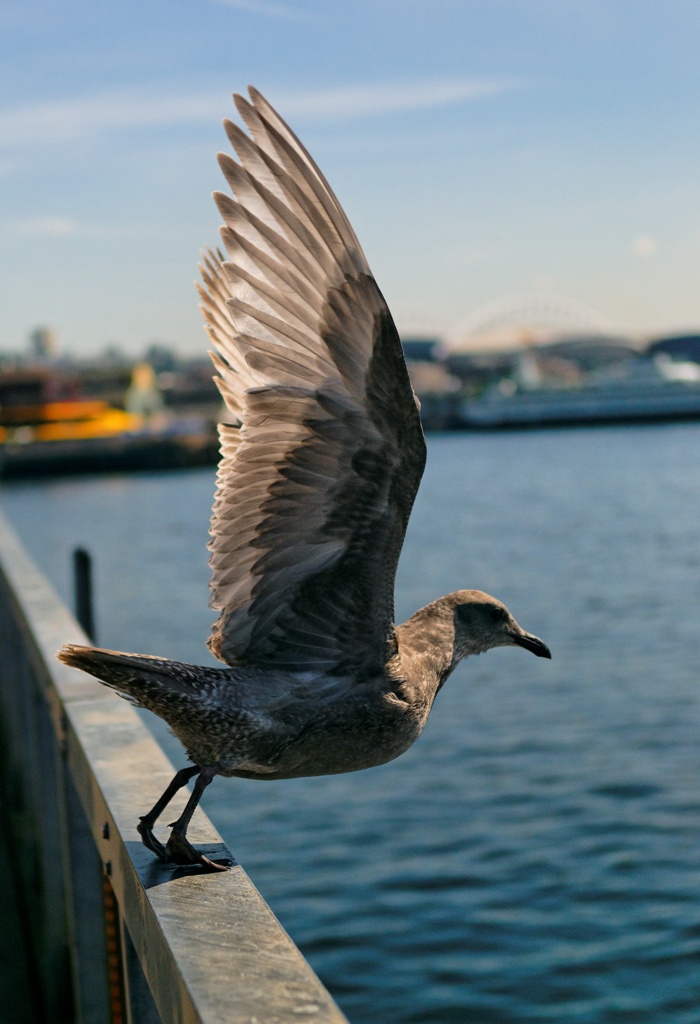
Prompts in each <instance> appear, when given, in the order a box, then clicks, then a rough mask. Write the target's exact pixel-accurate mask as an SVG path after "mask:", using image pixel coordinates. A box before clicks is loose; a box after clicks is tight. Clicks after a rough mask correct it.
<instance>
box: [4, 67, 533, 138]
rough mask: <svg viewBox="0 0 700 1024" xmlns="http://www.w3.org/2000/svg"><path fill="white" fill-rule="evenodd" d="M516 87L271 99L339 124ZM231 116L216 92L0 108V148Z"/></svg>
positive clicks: (387, 87)
mask: <svg viewBox="0 0 700 1024" xmlns="http://www.w3.org/2000/svg"><path fill="white" fill-rule="evenodd" d="M519 88H522V84H521V83H518V82H514V81H512V80H507V79H493V78H458V79H427V80H424V81H418V82H411V83H408V84H407V83H403V84H396V83H388V84H387V83H382V84H375V85H371V84H370V85H356V86H347V87H341V88H334V89H325V90H323V89H320V90H315V91H313V92H303V93H295V92H290V93H286V94H285V93H284V92H282V91H281V90H277V91H276V95H275V100H276V102H277V103H278V105H279V108H280V111H281V113H282V114H283V116H285V117H288V118H289V119H291V120H294V119H295V118H297V119H300V120H304V121H305V122H308V121H320V120H321V121H332V120H336V121H340V120H342V121H345V120H350V119H356V118H357V119H361V118H366V117H376V116H383V115H387V114H393V113H398V112H402V111H403V112H407V111H412V110H414V111H418V110H427V109H430V108H435V107H444V106H448V105H455V104H459V103H466V102H470V101H473V100H478V99H482V98H485V97H489V96H496V95H499V94H502V93H506V92H510V91H513V90H515V89H519ZM231 112H232V110H231V107H230V101H229V102H228V103H227V95H226V91H225V90H223V89H222V90H220V91H212V92H200V93H186V92H184V93H181V94H179V95H178V94H173V93H168V94H167V95H165V94H163V93H162V92H160V93H152V92H148V91H147V90H135V89H131V90H124V91H122V92H110V93H103V94H100V95H93V96H81V97H76V98H73V99H64V100H53V101H49V102H44V103H36V104H33V105H27V106H23V107H9V108H5V109H4V110H3V109H2V108H0V148H2V147H4V148H5V149H6V150H12V149H15V150H16V149H22V148H26V147H29V146H33V145H37V144H45V143H53V144H55V143H62V142H71V141H74V140H76V139H80V138H85V137H89V136H90V135H96V134H99V133H104V132H112V131H114V132H116V131H124V130H130V129H139V128H149V127H152V128H156V127H160V128H162V127H167V126H175V125H185V124H211V123H216V122H218V120H219V118H221V117H222V116H223V115H224V114H226V113H231Z"/></svg>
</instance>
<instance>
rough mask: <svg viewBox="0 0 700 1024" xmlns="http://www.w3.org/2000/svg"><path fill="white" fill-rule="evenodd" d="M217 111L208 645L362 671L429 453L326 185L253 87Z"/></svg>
mask: <svg viewBox="0 0 700 1024" xmlns="http://www.w3.org/2000/svg"><path fill="white" fill-rule="evenodd" d="M250 98H251V102H250V103H249V102H248V101H247V100H245V99H243V98H242V97H240V96H236V97H235V101H236V106H237V107H238V111H239V113H240V116H241V118H242V119H243V121H244V122H245V124H246V126H247V127H248V129H249V131H250V136H251V137H248V135H246V134H245V133H244V132H243V131H242V130H241V129H240V128H239V127H238V126H237V125H235V124H232V123H230V122H225V128H226V132H227V134H228V137H229V139H230V141H231V143H232V145H233V147H234V149H235V151H236V153H237V156H238V162H236V161H235V160H233V159H232V158H231V157H230V156H228V155H224V154H221V155H220V156H219V162H220V164H221V168H222V170H223V172H224V175H225V177H226V179H227V181H228V183H229V185H230V186H231V189H232V191H233V193H234V196H235V198H231V197H230V196H229V195H224V194H220V193H217V194H216V196H215V198H216V201H217V205H218V207H219V210H220V212H221V214H222V216H223V218H224V222H225V223H224V226H223V227H222V229H221V235H222V238H223V242H224V245H225V247H226V251H227V254H228V258H227V259H226V260H224V258H223V257H222V256H221V255H220V254H218V253H217V254H214V253H209V254H208V256H207V257H206V259H205V261H204V264H203V266H202V268H201V270H202V276H203V280H204V288H202V289H200V291H201V295H202V300H203V304H202V309H203V312H204V317H205V320H206V322H207V329H208V332H209V336H210V338H211V341H212V343H213V346H214V349H215V352H214V353H212V358H213V360H214V364H215V366H216V370H217V378H216V380H217V384H218V386H219V388H220V390H221V393H222V395H223V397H224V400H225V402H226V405H227V406H228V409H229V411H230V413H231V415H232V418H233V419H234V421H235V422H234V423H232V424H222V425H221V427H220V437H221V462H220V464H219V472H218V478H217V491H216V498H215V501H214V509H213V513H212V522H211V541H210V544H209V547H210V551H211V557H210V565H211V569H212V577H211V605H212V607H213V608H216V609H219V610H220V611H221V614H220V617H219V619H218V621H217V622H216V623H215V625H214V627H213V632H212V635H211V637H210V639H209V647H210V648H211V650H212V651H213V653H214V654H215V655H216V656H217V657H218V658H219V659H220V660H222V661H225V662H228V663H229V664H241V663H244V664H255V665H270V666H276V667H279V668H286V669H292V670H299V671H304V670H313V671H315V672H344V671H348V672H372V671H374V670H376V669H379V668H381V667H382V666H383V665H384V663H385V661H386V657H387V652H388V650H389V648H390V645H391V643H392V640H393V611H394V609H393V596H394V594H393V592H394V577H395V573H396V565H397V562H398V557H399V553H400V550H401V545H402V543H403V538H404V533H405V530H406V524H407V522H408V517H409V514H410V511H411V506H412V505H413V499H414V497H415V494H416V491H417V489H418V484H419V482H420V478H421V475H422V472H423V466H424V463H425V442H424V439H423V433H422V430H421V425H420V419H419V414H418V408H417V402H416V399H415V396H414V394H413V390H412V388H411V382H410V380H409V377H408V373H407V370H406V365H405V363H404V359H403V354H402V351H401V345H400V342H399V337H398V334H397V332H396V328H395V327H394V323H393V321H392V318H391V314H390V313H389V310H388V308H387V305H386V303H385V301H384V299H383V297H382V295H381V293H380V291H379V289H378V288H377V285H376V283H375V281H374V278H373V277H372V274H371V272H370V269H369V266H368V265H367V261H366V259H365V256H364V254H363V252H362V249H361V247H360V244H359V242H358V241H357V238H356V236H355V233H354V231H353V230H352V228H351V226H350V224H349V222H348V219H347V217H346V216H345V214H344V212H343V210H342V208H341V206H340V204H339V202H338V200H337V199H336V197H335V195H334V194H333V192H332V191H331V189H330V187H329V185H328V183H327V182H326V180H325V178H324V177H323V175H322V174H321V172H320V170H319V169H318V168H317V167H316V164H315V163H314V162H313V160H312V159H311V157H310V156H309V154H308V153H307V152H306V150H305V149H304V147H303V146H302V144H301V143H300V142H299V140H298V139H297V138H296V136H295V135H294V134H293V133H292V131H291V130H290V129H289V128H288V127H287V125H286V124H285V123H284V122H283V121H282V120H281V118H280V117H279V116H278V114H277V113H276V112H275V111H274V110H273V109H272V107H270V105H269V104H268V103H267V102H266V101H265V100H264V99H263V97H262V96H261V95H260V94H259V93H258V92H256V91H255V90H254V89H252V88H251V89H250Z"/></svg>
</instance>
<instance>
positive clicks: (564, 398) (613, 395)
mask: <svg viewBox="0 0 700 1024" xmlns="http://www.w3.org/2000/svg"><path fill="white" fill-rule="evenodd" d="M522 370H523V371H524V372H521V373H520V374H518V378H519V379H518V381H517V382H516V381H515V380H511V379H506V380H502V381H499V382H498V383H497V384H494V385H492V386H491V387H489V388H487V390H486V391H485V392H484V394H483V395H482V396H481V397H480V398H478V399H470V400H465V401H464V402H462V403H461V404H460V409H459V416H460V419H461V421H462V423H463V425H464V426H466V427H482V428H499V427H529V426H531V427H536V426H555V425H568V424H585V423H615V422H622V423H624V422H627V423H631V422H639V421H644V420H672V419H694V418H696V417H697V418H700V365H698V364H697V363H680V362H674V361H672V360H671V359H669V358H668V356H657V357H656V358H654V359H636V360H634V361H632V362H631V364H630V365H629V368H628V370H627V372H626V373H625V374H624V375H614V376H613V375H609V376H601V377H594V376H591V377H589V378H587V379H586V380H585V381H584V382H583V383H577V384H572V385H570V386H567V387H561V386H551V385H547V384H545V383H542V382H540V381H538V380H537V379H536V375H535V374H528V372H527V368H526V367H523V368H522Z"/></svg>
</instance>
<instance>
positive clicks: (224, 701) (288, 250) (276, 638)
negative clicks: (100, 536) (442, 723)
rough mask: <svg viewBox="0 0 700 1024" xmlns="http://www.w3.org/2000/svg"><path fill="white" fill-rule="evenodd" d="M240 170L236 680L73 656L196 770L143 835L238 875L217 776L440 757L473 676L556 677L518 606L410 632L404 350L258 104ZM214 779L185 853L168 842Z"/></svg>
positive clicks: (368, 275) (223, 530) (223, 461)
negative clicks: (162, 730) (455, 700)
mask: <svg viewBox="0 0 700 1024" xmlns="http://www.w3.org/2000/svg"><path fill="white" fill-rule="evenodd" d="M249 97H250V99H249V100H248V99H245V98H243V97H242V96H239V95H235V96H234V101H235V104H236V107H237V109H238V113H239V115H240V118H241V120H242V121H243V123H244V124H245V126H246V127H247V129H248V133H246V132H245V131H244V130H243V129H242V128H241V127H240V126H239V125H237V124H235V123H233V122H231V121H229V120H226V121H224V128H225V130H226V134H227V136H228V138H229V140H230V143H231V145H232V146H233V149H234V151H235V153H236V155H237V157H238V159H237V160H235V159H234V158H233V157H232V156H230V155H228V154H219V158H218V159H219V164H220V166H221V169H222V171H223V174H224V177H225V178H226V181H227V182H228V184H229V186H230V188H231V192H232V193H233V195H229V194H227V193H220V192H217V193H215V194H214V199H215V201H216V204H217V206H218V209H219V212H220V214H221V216H222V217H223V221H224V223H223V226H222V227H221V229H220V232H221V238H222V242H223V246H224V249H225V252H226V255H225V256H224V255H223V254H222V252H221V251H219V250H217V251H211V250H210V251H207V252H206V253H205V255H204V257H203V262H202V265H201V266H200V271H201V274H202V279H203V286H198V287H199V291H200V295H201V299H202V305H201V308H202V311H203V314H204V318H205V324H206V330H207V332H208V335H209V338H210V340H211V343H212V346H213V352H212V353H211V356H212V360H213V364H214V368H215V380H216V383H217V385H218V387H219V389H220V391H221V394H222V396H223V399H224V401H225V404H226V407H227V410H228V414H227V417H226V418H227V420H228V421H227V422H223V423H221V424H220V427H219V436H220V448H221V457H220V462H219V467H218V473H217V482H216V494H215V498H214V506H213V512H212V518H211V529H210V535H211V539H210V542H209V549H210V553H211V556H210V566H211V582H210V592H211V600H210V604H211V606H212V608H214V609H216V610H217V611H218V612H219V617H218V619H217V621H216V623H215V624H214V626H213V628H212V634H211V636H210V638H209V641H208V646H209V648H210V650H211V651H212V653H213V654H214V655H215V656H216V657H217V658H218V659H219V660H220V661H221V662H223V663H224V665H225V666H226V667H225V668H217V667H203V666H197V665H189V664H184V663H181V662H177V661H171V660H168V659H166V658H160V657H153V656H152V655H143V654H126V653H121V652H117V651H111V650H105V649H101V648H97V647H85V646H78V645H76V644H66V645H65V646H63V647H62V648H61V650H60V651H59V652H58V657H59V659H60V660H61V661H62V662H64V663H65V664H67V665H71V666H74V667H76V668H79V669H82V670H83V671H85V672H88V673H90V674H91V675H93V676H95V677H97V679H99V680H100V681H101V682H103V683H104V684H106V685H107V686H109V687H111V688H112V689H114V690H116V691H117V692H118V693H119V694H120V695H121V696H123V697H125V698H126V699H127V700H130V701H131V702H132V703H134V704H135V705H137V706H139V707H144V708H148V709H149V710H150V711H153V712H155V714H156V715H159V716H160V717H161V718H162V719H164V720H165V721H166V722H167V724H168V725H169V726H170V729H171V730H172V732H173V733H174V734H175V736H176V737H177V738H178V739H179V740H180V742H181V743H182V744H183V746H184V748H185V750H186V753H187V757H188V759H189V760H190V762H191V764H190V765H188V766H187V767H185V768H182V769H181V770H180V771H178V772H177V773H176V775H175V777H174V778H173V780H172V781H171V783H170V785H169V786H168V787H167V789H166V790H165V792H164V793H163V795H162V796H161V797H160V799H159V800H158V801H157V802H156V804H155V805H154V806H153V807H152V808H151V810H150V811H148V812H147V813H146V814H144V815H143V817H141V818H140V820H139V823H138V825H137V828H138V831H139V833H140V835H141V838H142V840H143V842H144V844H145V845H146V846H147V847H148V849H149V850H151V851H153V853H155V854H156V855H157V856H158V857H159V858H161V859H162V860H164V861H168V862H174V863H176V864H194V865H201V866H202V867H203V868H204V869H205V870H218V869H223V870H225V869H226V866H227V865H226V863H224V862H217V861H212V860H210V859H209V858H207V857H205V856H204V854H203V853H202V852H200V851H198V850H196V849H195V848H194V847H193V846H192V845H191V843H190V842H189V840H188V839H187V829H188V826H189V824H190V820H191V818H192V814H193V812H194V810H195V808H196V806H197V804H198V803H199V800H200V798H201V796H202V793H203V792H204V790H205V789H206V787H207V786H208V785H209V784H210V783H211V781H212V780H213V779H214V778H215V777H216V776H217V775H221V776H225V777H230V776H237V777H241V778H246V779H290V778H298V777H302V776H313V775H334V774H338V773H341V772H352V771H358V770H359V769H363V768H370V767H373V766H375V765H380V764H384V763H385V762H387V761H391V760H392V759H393V758H395V757H398V756H399V755H400V754H402V753H403V752H404V751H405V750H407V749H408V747H410V746H411V744H412V743H413V742H414V741H415V740H416V739H417V738H418V737H419V736H420V734H421V732H422V731H423V727H424V726H425V724H426V721H427V719H428V715H429V714H430V710H431V708H432V705H433V701H434V700H435V696H436V694H437V693H438V691H439V690H440V688H441V687H442V685H443V684H444V683H445V681H446V679H447V678H448V676H449V675H450V674H451V673H452V671H453V670H454V669H455V667H456V666H457V664H458V663H459V662H460V661H461V660H462V659H463V658H467V657H469V656H470V655H473V654H481V653H482V652H484V651H487V650H489V649H491V648H493V647H507V646H514V645H515V646H518V647H523V648H524V649H525V650H527V651H531V652H532V653H533V654H535V655H537V656H538V657H540V658H551V653H550V651H549V648H548V647H547V645H546V644H545V643H544V642H543V641H542V640H540V639H539V638H538V637H536V636H533V635H532V634H531V633H526V632H525V631H524V630H523V629H522V628H521V627H520V626H519V625H518V623H517V622H516V621H515V619H514V618H513V616H512V615H511V614H510V612H509V611H508V609H507V608H506V607H505V605H504V604H502V602H501V601H499V600H497V599H496V598H494V597H491V596H489V595H488V594H485V593H483V592H481V591H479V590H458V591H456V592H454V593H451V594H447V595H446V596H444V597H441V598H439V599H438V600H436V601H433V602H432V603H431V604H428V605H427V606H426V607H424V608H421V609H420V611H418V612H416V613H415V614H414V615H412V616H411V618H409V619H408V620H407V621H406V622H404V623H403V624H402V625H396V624H395V623H394V582H395V576H396V568H397V563H398V559H399V554H400V552H401V547H402V544H403V539H404V534H405V532H406V526H407V523H408V518H409V515H410V512H411V508H412V505H413V501H414V498H415V495H416V492H417V490H418V485H419V483H420V479H421V476H422V473H423V468H424V465H425V457H426V447H425V440H424V437H423V431H422V428H421V422H420V415H419V404H418V400H417V398H416V396H415V394H414V392H413V389H412V387H411V381H410V379H409V376H408V371H407V369H406V364H405V362H404V358H403V353H402V348H401V342H400V340H399V335H398V333H397V330H396V327H395V326H394V322H393V320H392V317H391V314H390V312H389V309H388V307H387V304H386V302H385V301H384V298H383V297H382V294H381V292H380V291H379V288H378V287H377V284H376V282H375V280H374V277H373V276H372V272H371V271H370V268H369V265H368V263H367V260H366V258H365V255H364V253H363V251H362V248H361V246H360V243H359V241H358V240H357V236H356V235H355V232H354V231H353V229H352V227H351V226H350V222H349V221H348V218H347V217H346V215H345V213H344V211H343V209H342V207H341V205H340V203H339V202H338V200H337V198H336V196H335V194H334V193H333V191H332V189H331V187H330V185H329V184H328V182H327V181H326V179H325V177H324V176H323V174H322V173H321V171H320V170H319V168H318V167H317V165H316V164H315V162H314V161H313V159H312V158H311V156H310V155H309V153H308V152H307V150H306V149H305V148H304V146H303V145H302V143H301V142H300V141H299V139H298V138H297V137H296V135H295V134H294V133H293V132H292V131H291V129H290V128H289V127H288V126H287V124H286V123H285V122H284V121H283V120H282V118H281V117H280V116H279V115H278V114H277V113H276V111H275V110H274V109H273V108H272V107H271V106H270V104H269V103H268V102H267V101H266V100H265V99H264V98H263V97H262V95H261V94H260V93H259V92H258V91H257V90H256V89H254V88H252V87H251V88H250V89H249ZM193 777H196V780H195V783H194V787H193V790H192V793H191V795H190V797H189V800H188V801H187V804H186V807H185V809H184V811H183V813H182V814H181V816H180V817H179V818H178V819H177V821H175V822H174V823H173V824H172V825H171V826H169V827H170V829H171V832H170V836H169V839H168V842H167V844H165V845H164V844H163V843H162V842H161V841H160V840H159V839H158V838H157V837H156V835H155V833H154V826H155V824H156V821H157V819H158V818H159V817H160V815H161V814H162V813H163V811H164V810H165V808H166V807H167V805H168V804H169V803H170V801H171V800H172V798H173V796H174V795H175V794H176V793H177V792H178V790H180V789H181V788H182V787H183V786H185V785H186V784H187V782H188V781H189V780H190V779H192V778H193Z"/></svg>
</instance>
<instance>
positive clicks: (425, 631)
mask: <svg viewBox="0 0 700 1024" xmlns="http://www.w3.org/2000/svg"><path fill="white" fill-rule="evenodd" d="M396 639H397V643H398V667H399V671H400V673H401V676H402V678H403V679H404V680H405V682H404V688H405V689H408V690H415V691H416V694H417V695H425V696H426V697H427V698H428V699H429V700H430V703H432V701H433V699H434V697H435V694H436V693H437V691H438V690H439V689H440V687H441V686H442V685H443V683H444V682H445V680H446V679H447V678H448V676H449V675H450V673H451V672H452V671H453V670H454V669H455V667H456V666H457V665H458V664H459V662H460V661H461V660H462V658H463V657H464V656H465V652H461V651H458V650H457V649H456V647H455V628H454V616H453V614H452V609H451V608H449V609H448V608H446V607H443V606H442V603H441V601H435V602H433V604H430V605H427V606H426V607H425V608H421V609H420V611H418V612H416V614H415V615H412V616H411V618H410V619H407V620H406V622H404V623H403V624H402V625H401V626H397V627H396ZM467 653H468V652H467Z"/></svg>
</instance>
